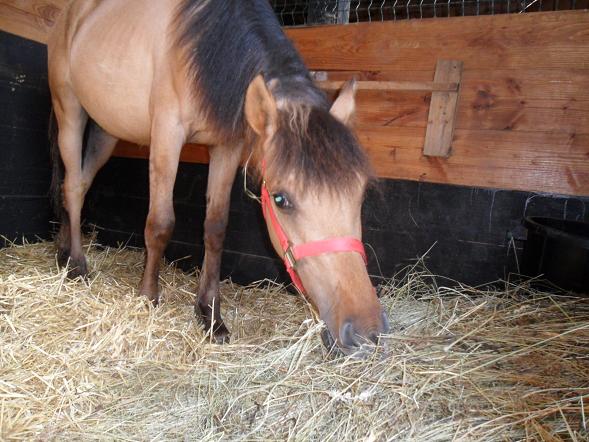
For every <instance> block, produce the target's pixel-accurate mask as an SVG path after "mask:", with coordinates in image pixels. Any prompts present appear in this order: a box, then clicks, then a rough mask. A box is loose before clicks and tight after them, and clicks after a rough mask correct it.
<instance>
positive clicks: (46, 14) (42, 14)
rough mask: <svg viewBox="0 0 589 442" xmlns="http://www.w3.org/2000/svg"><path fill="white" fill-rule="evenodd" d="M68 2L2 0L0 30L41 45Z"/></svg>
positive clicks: (59, 0)
mask: <svg viewBox="0 0 589 442" xmlns="http://www.w3.org/2000/svg"><path fill="white" fill-rule="evenodd" d="M66 3H67V0H0V29H1V30H3V31H6V32H10V33H12V34H16V35H19V36H21V37H25V38H28V39H30V40H34V41H37V42H40V43H46V42H47V34H48V32H49V29H50V28H51V26H53V23H54V22H55V19H56V18H57V16H58V15H59V13H60V11H61V9H62V8H63V6H64V5H65V4H66Z"/></svg>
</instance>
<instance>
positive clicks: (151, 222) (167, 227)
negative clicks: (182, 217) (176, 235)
mask: <svg viewBox="0 0 589 442" xmlns="http://www.w3.org/2000/svg"><path fill="white" fill-rule="evenodd" d="M174 224H175V219H174V216H173V215H171V216H170V215H167V216H157V215H150V216H148V217H147V222H146V224H145V242H146V245H147V246H148V247H150V246H152V245H153V246H157V245H164V246H165V244H166V243H167V242H168V241H169V240H170V237H171V236H172V232H173V231H174Z"/></svg>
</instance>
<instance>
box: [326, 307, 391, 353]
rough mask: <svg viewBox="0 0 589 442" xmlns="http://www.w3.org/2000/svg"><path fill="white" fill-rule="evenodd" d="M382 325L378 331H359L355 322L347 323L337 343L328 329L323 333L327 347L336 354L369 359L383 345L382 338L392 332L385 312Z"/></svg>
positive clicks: (343, 325)
mask: <svg viewBox="0 0 589 442" xmlns="http://www.w3.org/2000/svg"><path fill="white" fill-rule="evenodd" d="M380 319H381V324H380V327H378V328H377V329H370V330H368V331H360V330H357V329H356V327H355V326H354V323H353V321H350V320H348V321H345V322H344V323H343V324H342V326H341V327H340V331H339V340H338V341H336V340H335V339H334V338H333V335H332V334H331V332H330V331H329V329H328V328H325V329H324V330H323V332H322V333H321V339H322V341H323V344H324V345H325V347H326V348H327V349H328V350H329V351H331V352H334V353H340V354H344V355H349V356H353V357H358V358H362V359H363V358H367V357H369V356H370V355H371V354H372V353H373V352H374V350H375V349H376V348H377V346H379V345H382V343H381V342H380V337H381V335H383V334H386V333H388V332H389V330H390V325H389V320H388V318H387V315H386V313H385V312H382V314H381V318H380Z"/></svg>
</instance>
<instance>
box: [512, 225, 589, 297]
mask: <svg viewBox="0 0 589 442" xmlns="http://www.w3.org/2000/svg"><path fill="white" fill-rule="evenodd" d="M523 224H524V226H525V227H526V228H527V229H528V239H527V241H526V242H525V245H524V254H523V262H522V273H523V274H525V275H527V276H539V275H543V276H544V278H546V279H547V280H548V281H550V282H552V283H553V284H555V285H556V286H558V287H560V288H562V289H564V290H571V291H574V292H579V293H584V294H589V223H586V222H581V221H569V220H563V219H555V218H547V217H541V216H531V217H526V218H525V219H524V222H523Z"/></svg>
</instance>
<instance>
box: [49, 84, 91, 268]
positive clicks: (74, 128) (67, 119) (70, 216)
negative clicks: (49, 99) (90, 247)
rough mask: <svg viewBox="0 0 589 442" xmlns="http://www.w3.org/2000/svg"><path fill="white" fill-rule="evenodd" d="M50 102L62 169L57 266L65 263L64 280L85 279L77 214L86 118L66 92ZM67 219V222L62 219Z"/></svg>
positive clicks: (82, 194) (70, 94)
mask: <svg viewBox="0 0 589 442" xmlns="http://www.w3.org/2000/svg"><path fill="white" fill-rule="evenodd" d="M62 92H63V93H62V94H61V96H60V97H59V98H56V99H54V102H53V106H54V110H55V117H56V119H57V124H58V127H59V133H58V137H57V140H58V145H59V153H60V155H61V158H62V161H63V164H64V167H65V177H64V181H63V187H62V189H63V205H64V208H65V212H67V216H65V215H66V213H64V217H63V220H62V226H61V229H60V232H59V234H58V237H57V240H58V249H59V250H58V258H59V260H60V263H61V264H65V263H66V262H67V261H68V257H69V265H70V268H71V269H70V271H69V272H68V277H70V278H75V277H76V276H85V275H86V273H87V271H88V270H87V266H86V258H85V257H84V252H83V250H82V235H81V231H80V213H81V211H82V205H83V204H84V188H83V184H82V140H83V136H84V128H85V126H86V122H87V121H88V116H87V114H86V112H85V111H84V109H83V108H82V106H81V104H80V103H79V101H78V100H77V98H76V97H75V96H74V95H73V93H72V92H71V91H69V90H64V91H62ZM66 218H67V219H66Z"/></svg>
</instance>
